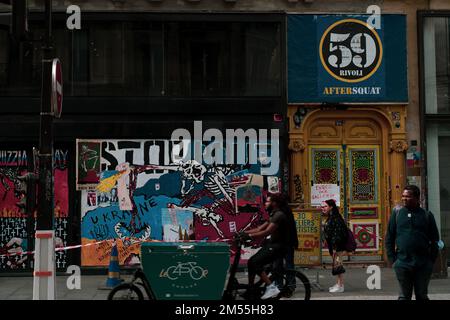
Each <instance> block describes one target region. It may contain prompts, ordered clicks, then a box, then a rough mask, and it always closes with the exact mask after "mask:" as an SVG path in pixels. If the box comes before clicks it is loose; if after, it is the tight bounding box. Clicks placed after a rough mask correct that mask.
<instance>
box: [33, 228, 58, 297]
mask: <svg viewBox="0 0 450 320" xmlns="http://www.w3.org/2000/svg"><path fill="white" fill-rule="evenodd" d="M34 259H35V260H34V273H33V277H34V279H33V300H55V271H56V268H55V231H54V230H36V236H35V255H34Z"/></svg>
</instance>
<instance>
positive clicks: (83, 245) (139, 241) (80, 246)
mask: <svg viewBox="0 0 450 320" xmlns="http://www.w3.org/2000/svg"><path fill="white" fill-rule="evenodd" d="M220 240H221V241H224V240H231V239H216V241H215V242H218V241H220ZM108 241H112V242H114V239H106V240H101V241H97V242H92V243H87V244H78V245H74V246H67V247H58V248H55V252H58V251H66V250H72V249H78V248H82V247H89V246H94V245H99V244H101V243H103V242H108ZM143 242H162V241H161V240H134V241H133V244H137V243H143ZM180 242H205V241H201V240H200V241H199V240H188V241H186V240H185V241H180ZM34 253H35V251H20V252H11V253H6V254H0V257H12V256H24V255H30V254H34Z"/></svg>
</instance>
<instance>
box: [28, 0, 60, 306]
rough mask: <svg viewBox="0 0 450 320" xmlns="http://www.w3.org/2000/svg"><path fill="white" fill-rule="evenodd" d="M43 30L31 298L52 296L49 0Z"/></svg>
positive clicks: (52, 237)
mask: <svg viewBox="0 0 450 320" xmlns="http://www.w3.org/2000/svg"><path fill="white" fill-rule="evenodd" d="M45 25H46V32H45V37H44V45H43V48H42V50H43V59H42V93H41V114H40V118H41V124H40V137H39V198H38V212H37V227H36V245H35V259H36V260H35V264H34V282H33V299H34V300H54V299H55V249H54V248H55V241H54V240H55V233H54V230H53V192H54V191H53V190H54V189H53V112H52V63H53V60H52V58H53V56H52V51H53V48H52V45H51V41H52V40H51V37H52V0H46V1H45Z"/></svg>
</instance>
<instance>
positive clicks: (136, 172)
mask: <svg viewBox="0 0 450 320" xmlns="http://www.w3.org/2000/svg"><path fill="white" fill-rule="evenodd" d="M189 146H190V144H186V141H183V142H182V143H177V142H174V141H171V140H103V141H98V140H77V168H78V171H77V187H78V188H79V190H81V218H82V221H81V237H82V244H89V243H94V242H97V241H101V240H110V239H117V244H118V249H119V261H120V263H121V264H131V263H133V262H135V261H138V260H137V259H138V253H139V244H140V242H141V241H145V240H148V239H152V240H177V239H182V240H185V239H194V238H195V239H196V240H205V241H216V240H220V239H227V238H230V237H231V236H232V234H233V233H234V232H237V231H239V230H241V229H243V228H244V227H247V226H248V225H256V224H259V223H260V222H261V220H262V219H265V218H267V214H266V212H265V210H264V209H263V196H264V195H265V194H266V193H267V190H268V188H269V187H270V190H271V191H272V192H274V191H278V190H280V187H281V186H280V181H281V179H279V177H278V174H277V175H274V176H264V175H262V174H261V173H262V172H261V171H262V170H261V168H262V166H263V164H261V162H264V159H262V161H259V160H258V163H255V164H239V165H232V164H224V165H222V164H205V163H199V162H197V161H195V160H179V159H180V158H181V157H179V155H180V154H181V153H183V152H185V151H186V149H187V148H189ZM205 147H207V146H205V145H203V148H205ZM266 147H267V146H266ZM87 177H88V178H87ZM96 181H97V182H98V183H95V182H96ZM94 186H95V188H94ZM111 243H112V241H105V242H103V243H102V244H101V245H95V246H94V245H92V246H86V247H83V249H82V257H81V260H82V261H81V262H82V265H83V266H106V265H107V264H108V263H109V254H110V250H111ZM249 253H251V250H250V248H249V249H248V250H246V252H244V255H243V257H244V259H245V257H246V254H247V256H248V254H249Z"/></svg>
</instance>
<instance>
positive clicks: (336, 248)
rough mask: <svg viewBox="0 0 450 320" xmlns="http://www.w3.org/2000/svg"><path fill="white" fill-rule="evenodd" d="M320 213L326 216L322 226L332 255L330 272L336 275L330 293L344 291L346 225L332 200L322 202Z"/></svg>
mask: <svg viewBox="0 0 450 320" xmlns="http://www.w3.org/2000/svg"><path fill="white" fill-rule="evenodd" d="M321 208H322V213H323V214H324V215H325V216H326V217H327V220H326V222H325V227H324V234H325V240H326V241H327V245H328V251H329V252H330V255H331V256H332V257H333V267H332V274H333V275H334V276H337V283H336V284H335V285H334V286H332V287H330V289H329V292H331V293H342V292H344V272H345V269H344V266H343V263H342V262H343V259H342V257H343V255H344V254H345V251H346V244H347V237H348V231H347V225H346V223H345V221H344V218H342V216H341V214H340V213H339V209H338V208H337V206H336V202H335V201H334V200H331V199H330V200H327V201H325V202H323V203H322V206H321Z"/></svg>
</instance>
